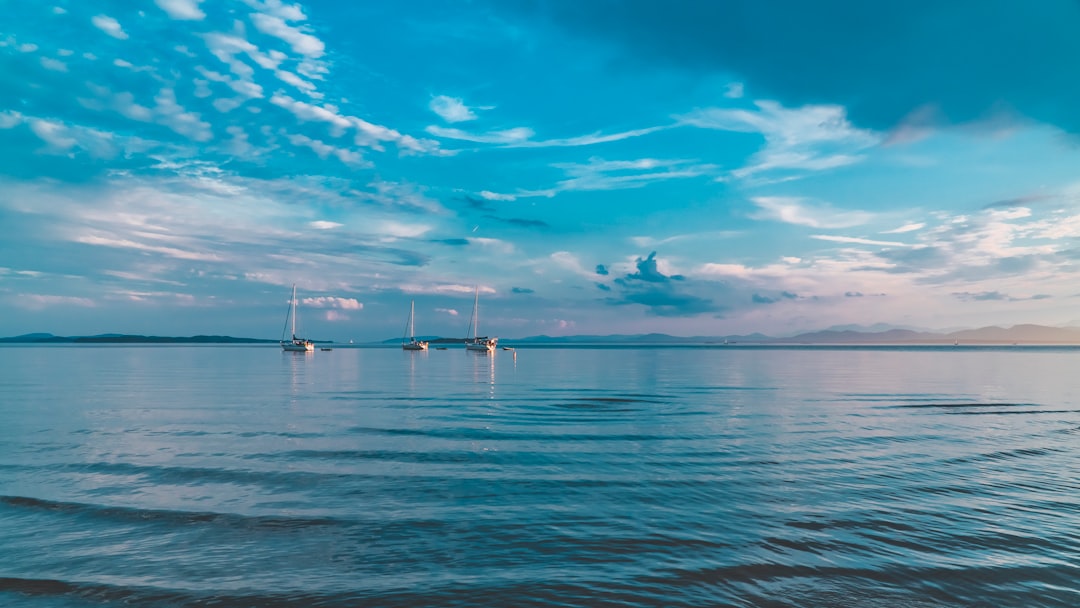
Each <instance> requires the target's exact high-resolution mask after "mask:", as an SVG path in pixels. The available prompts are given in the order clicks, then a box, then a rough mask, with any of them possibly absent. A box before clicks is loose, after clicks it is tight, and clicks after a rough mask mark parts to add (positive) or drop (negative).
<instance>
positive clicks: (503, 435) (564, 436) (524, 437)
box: [348, 426, 666, 443]
mask: <svg viewBox="0 0 1080 608" xmlns="http://www.w3.org/2000/svg"><path fill="white" fill-rule="evenodd" d="M348 431H349V432H350V433H356V434H361V435H389V436H410V437H433V438H436V439H464V440H471V441H480V440H487V441H555V442H559V443H566V442H592V441H596V442H600V441H638V442H649V441H662V440H664V439H665V438H666V437H664V436H663V435H647V434H619V433H612V434H610V435H608V434H601V433H569V434H568V433H555V432H552V433H525V432H506V431H495V430H491V429H478V428H457V429H394V428H377V427H367V426H354V427H351V428H349V430H348Z"/></svg>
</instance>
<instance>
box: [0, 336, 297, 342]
mask: <svg viewBox="0 0 1080 608" xmlns="http://www.w3.org/2000/svg"><path fill="white" fill-rule="evenodd" d="M276 342H277V340H263V339H260V338H234V337H232V336H189V337H170V336H139V335H129V334H99V335H96V336H54V335H53V334H44V333H35V334H23V335H21V336H14V337H11V338H0V343H7V344H273V343H276Z"/></svg>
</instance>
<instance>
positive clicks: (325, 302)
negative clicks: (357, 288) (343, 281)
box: [300, 296, 364, 310]
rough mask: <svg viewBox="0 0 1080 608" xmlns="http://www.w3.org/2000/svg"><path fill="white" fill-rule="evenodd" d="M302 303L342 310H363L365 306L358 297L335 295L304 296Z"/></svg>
mask: <svg viewBox="0 0 1080 608" xmlns="http://www.w3.org/2000/svg"><path fill="white" fill-rule="evenodd" d="M300 303H301V304H303V305H304V306H308V307H311V308H340V309H341V310H363V308H364V304H363V303H362V302H360V301H359V300H357V299H356V298H338V297H334V296H319V297H316V298H302V299H301V300H300Z"/></svg>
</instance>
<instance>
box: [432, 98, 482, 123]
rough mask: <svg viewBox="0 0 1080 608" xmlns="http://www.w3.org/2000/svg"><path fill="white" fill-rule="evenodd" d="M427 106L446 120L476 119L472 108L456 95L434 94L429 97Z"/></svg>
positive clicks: (462, 120)
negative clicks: (429, 101)
mask: <svg viewBox="0 0 1080 608" xmlns="http://www.w3.org/2000/svg"><path fill="white" fill-rule="evenodd" d="M428 107H430V108H431V111H432V112H435V113H436V114H438V115H439V117H440V118H442V119H443V120H445V121H446V122H465V121H469V120H476V112H473V110H472V108H470V107H469V106H467V105H465V103H464V102H463V101H462V100H461V99H460V98H458V97H450V96H448V95H436V96H435V97H432V98H431V103H430V104H429V106H428Z"/></svg>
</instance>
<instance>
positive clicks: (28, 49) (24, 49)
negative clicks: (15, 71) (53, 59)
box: [16, 42, 38, 53]
mask: <svg viewBox="0 0 1080 608" xmlns="http://www.w3.org/2000/svg"><path fill="white" fill-rule="evenodd" d="M16 50H18V51H19V52H20V53H33V52H34V51H36V50H38V45H36V44H34V43H32V42H27V43H24V44H20V45H19V46H18V48H17V49H16Z"/></svg>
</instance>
